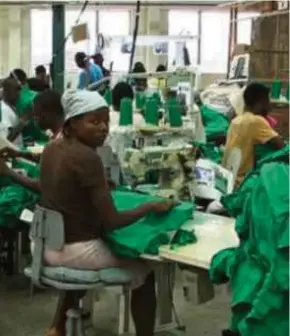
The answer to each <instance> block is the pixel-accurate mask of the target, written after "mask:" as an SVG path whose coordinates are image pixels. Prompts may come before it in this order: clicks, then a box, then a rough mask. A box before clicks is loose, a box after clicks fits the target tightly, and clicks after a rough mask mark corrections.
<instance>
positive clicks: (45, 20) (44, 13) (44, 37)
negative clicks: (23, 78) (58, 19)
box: [30, 9, 52, 73]
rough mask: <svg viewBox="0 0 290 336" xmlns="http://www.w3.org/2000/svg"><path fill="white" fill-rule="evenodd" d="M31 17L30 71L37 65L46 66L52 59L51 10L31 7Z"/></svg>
mask: <svg viewBox="0 0 290 336" xmlns="http://www.w3.org/2000/svg"><path fill="white" fill-rule="evenodd" d="M30 18H31V22H30V24H31V72H32V73H33V72H34V68H35V67H36V66H37V65H40V64H43V65H45V66H46V67H47V68H48V67H49V64H50V63H51V59H52V11H51V9H32V10H31V12H30Z"/></svg>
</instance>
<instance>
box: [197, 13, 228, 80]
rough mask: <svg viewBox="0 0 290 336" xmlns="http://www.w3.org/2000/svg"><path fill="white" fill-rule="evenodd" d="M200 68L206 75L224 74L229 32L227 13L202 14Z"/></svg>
mask: <svg viewBox="0 0 290 336" xmlns="http://www.w3.org/2000/svg"><path fill="white" fill-rule="evenodd" d="M201 26H202V28H201V68H202V71H203V72H207V73H226V72H227V61H228V49H229V48H228V43H229V32H230V14H229V12H226V13H225V12H223V13H221V12H203V13H202V23H201Z"/></svg>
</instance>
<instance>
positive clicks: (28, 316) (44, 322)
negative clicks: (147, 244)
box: [0, 276, 230, 336]
mask: <svg viewBox="0 0 290 336" xmlns="http://www.w3.org/2000/svg"><path fill="white" fill-rule="evenodd" d="M100 299H101V301H99V302H97V303H96V306H95V313H94V325H95V330H94V331H92V329H91V330H90V332H89V333H88V334H89V335H94V336H114V335H115V334H114V333H112V332H110V331H109V330H113V325H114V324H115V323H116V313H115V309H114V306H115V302H116V300H115V299H114V296H113V295H112V294H111V293H109V292H107V291H106V292H104V293H102V294H101V296H100ZM228 299H229V298H228V295H227V292H226V290H225V289H224V288H217V290H216V297H215V299H214V300H212V301H210V302H208V303H207V304H204V305H199V306H194V304H193V303H190V302H186V301H185V300H184V297H183V294H182V290H181V286H180V280H178V281H177V286H176V291H175V305H176V310H177V314H178V317H179V319H180V320H181V321H182V323H183V324H184V325H185V326H186V332H185V333H182V332H175V331H174V332H170V333H162V334H161V333H160V334H158V335H160V336H161V335H162V336H165V335H166V336H167V335H185V336H220V335H221V330H222V329H224V328H226V327H227V325H228V321H229V317H230V312H229V302H228ZM55 301H56V294H55V293H54V292H52V291H49V290H45V291H43V290H41V291H39V290H38V291H37V293H35V295H34V296H33V298H30V296H29V282H28V281H27V279H26V278H24V277H23V276H18V277H10V278H2V279H1V278H0V336H42V335H43V336H44V335H45V331H46V329H47V327H48V326H49V324H50V322H51V319H52V315H53V312H54V309H55Z"/></svg>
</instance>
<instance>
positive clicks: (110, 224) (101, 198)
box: [90, 188, 152, 231]
mask: <svg viewBox="0 0 290 336" xmlns="http://www.w3.org/2000/svg"><path fill="white" fill-rule="evenodd" d="M90 193H91V199H92V201H93V205H94V207H95V209H96V210H97V212H98V214H99V216H100V217H101V221H102V222H103V223H105V228H106V230H108V231H111V230H114V229H117V228H120V227H125V226H128V225H131V224H133V223H135V222H136V221H138V220H139V219H141V218H142V217H144V216H146V215H147V214H148V213H149V212H150V211H151V210H152V204H151V203H147V204H144V205H141V206H139V207H137V208H135V209H132V210H128V211H122V212H118V211H117V209H116V208H115V205H114V203H113V200H112V197H111V195H110V192H109V189H107V188H106V189H105V188H104V189H103V190H99V189H98V188H92V189H91V190H90Z"/></svg>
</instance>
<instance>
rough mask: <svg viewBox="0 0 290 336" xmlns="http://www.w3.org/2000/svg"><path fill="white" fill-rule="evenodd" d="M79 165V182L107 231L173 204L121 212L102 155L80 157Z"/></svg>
mask: <svg viewBox="0 0 290 336" xmlns="http://www.w3.org/2000/svg"><path fill="white" fill-rule="evenodd" d="M82 155H83V154H82ZM77 165H78V168H77V175H78V179H79V183H80V185H81V187H82V188H85V189H86V190H87V192H88V193H89V195H90V199H91V202H92V204H93V207H94V209H95V212H96V213H97V214H98V218H100V221H101V223H103V225H104V227H105V229H106V230H107V231H111V230H114V229H116V228H120V227H124V226H128V225H131V224H133V223H134V222H136V221H137V220H139V219H140V218H142V217H144V216H146V215H147V214H148V213H150V212H155V213H162V212H166V211H169V210H170V209H171V208H172V206H173V204H172V202H167V201H165V202H155V203H147V204H144V205H141V206H139V207H137V208H135V209H132V210H128V211H122V212H119V211H118V210H117V209H116V207H115V205H114V202H113V200H112V196H111V193H110V190H109V185H108V182H107V180H106V177H105V172H104V167H103V164H102V162H101V159H100V157H99V156H98V155H97V154H96V153H94V152H93V154H91V155H87V157H83V158H78V162H77Z"/></svg>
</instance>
